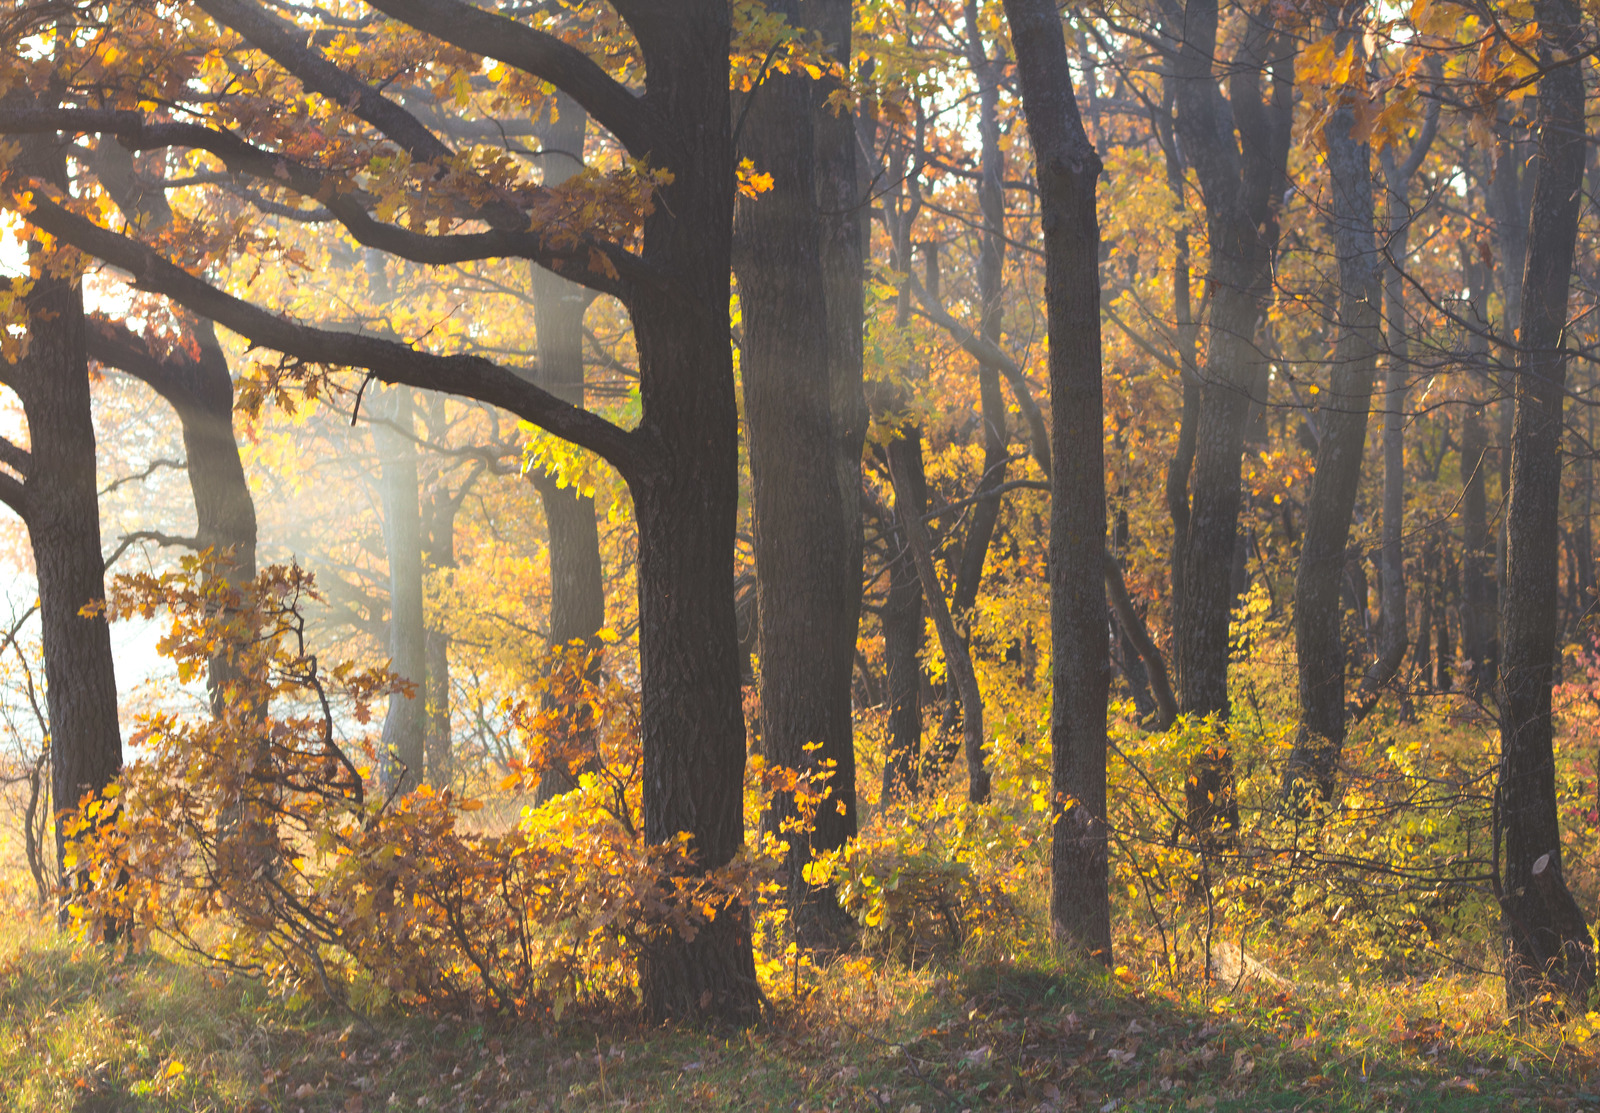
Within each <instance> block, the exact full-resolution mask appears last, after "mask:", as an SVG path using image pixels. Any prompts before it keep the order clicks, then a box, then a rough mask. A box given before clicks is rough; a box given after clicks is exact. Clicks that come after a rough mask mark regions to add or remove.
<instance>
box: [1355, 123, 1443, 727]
mask: <svg viewBox="0 0 1600 1113" xmlns="http://www.w3.org/2000/svg"><path fill="white" fill-rule="evenodd" d="M1438 128H1439V101H1438V100H1437V99H1434V100H1431V101H1430V102H1429V107H1428V111H1427V115H1426V117H1425V118H1424V120H1423V125H1422V130H1421V132H1420V133H1419V134H1418V136H1417V139H1416V141H1415V142H1414V143H1413V144H1412V147H1411V150H1410V152H1409V153H1408V154H1407V155H1406V157H1405V158H1404V159H1403V160H1402V159H1400V158H1399V157H1398V156H1397V155H1396V154H1395V150H1394V148H1393V147H1392V146H1391V147H1385V148H1384V150H1383V152H1382V154H1381V155H1380V157H1379V161H1380V163H1381V164H1382V166H1383V180H1384V187H1385V194H1386V200H1385V206H1384V207H1385V214H1386V219H1385V224H1386V227H1385V236H1384V243H1385V246H1386V248H1387V250H1388V252H1389V254H1390V258H1391V263H1390V265H1389V266H1388V267H1387V268H1385V270H1384V275H1383V305H1384V309H1383V311H1384V316H1385V319H1386V320H1387V322H1388V330H1387V331H1388V345H1389V353H1388V369H1387V371H1386V372H1385V375H1384V380H1385V381H1384V398H1383V516H1382V531H1383V532H1382V538H1381V540H1382V545H1381V548H1380V550H1379V558H1378V585H1379V586H1378V600H1379V612H1378V614H1379V624H1378V644H1377V652H1376V654H1375V655H1374V657H1375V659H1374V660H1373V662H1372V665H1371V667H1370V668H1368V669H1367V673H1366V675H1365V676H1364V677H1362V681H1361V689H1362V703H1363V706H1364V707H1371V706H1372V705H1373V704H1375V703H1376V702H1377V699H1378V695H1379V692H1380V690H1381V689H1382V688H1383V687H1384V686H1385V685H1387V684H1388V683H1389V682H1390V681H1391V680H1393V679H1394V677H1395V674H1396V673H1398V672H1399V671H1400V666H1401V664H1402V663H1403V662H1404V661H1405V655H1406V648H1407V642H1408V636H1407V633H1406V571H1405V552H1404V550H1403V547H1402V545H1401V541H1402V538H1403V537H1404V533H1405V506H1406V499H1405V490H1406V448H1405V445H1406V440H1405V437H1406V433H1405V428H1406V427H1405V418H1406V414H1405V410H1406V394H1407V391H1408V388H1409V383H1410V377H1411V354H1410V344H1411V325H1410V323H1409V322H1408V321H1407V320H1406V297H1405V290H1406V287H1405V272H1404V270H1403V268H1404V266H1405V264H1406V258H1407V256H1408V254H1409V252H1410V242H1411V221H1412V219H1413V216H1414V214H1413V213H1412V211H1411V200H1410V196H1409V194H1410V187H1411V179H1412V178H1414V177H1415V176H1416V173H1417V171H1418V170H1419V169H1420V168H1421V166H1422V161H1423V159H1425V158H1426V157H1427V155H1428V150H1429V149H1430V148H1431V147H1432V146H1433V138H1434V136H1435V135H1436V134H1437V133H1438ZM1423 637H1427V633H1426V631H1424V632H1423Z"/></svg>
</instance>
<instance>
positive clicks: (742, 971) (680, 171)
mask: <svg viewBox="0 0 1600 1113" xmlns="http://www.w3.org/2000/svg"><path fill="white" fill-rule="evenodd" d="M629 8H630V10H631V11H634V12H636V13H637V14H632V15H630V18H629V22H630V25H631V26H632V28H633V31H634V34H635V36H636V38H637V39H638V40H639V43H640V46H641V48H642V49H643V50H644V52H645V55H646V58H647V60H648V68H647V74H646V82H645V88H646V92H645V96H646V98H647V99H648V100H649V101H650V103H651V104H652V105H653V107H654V110H655V111H656V112H658V113H660V114H661V117H662V118H663V119H666V120H669V121H672V122H673V124H674V128H673V131H672V133H671V134H672V136H673V139H674V141H675V142H676V143H677V144H678V150H677V151H676V152H675V157H674V159H673V160H672V163H671V169H672V171H673V173H674V178H673V180H672V182H671V183H670V184H669V185H666V186H665V187H663V188H662V190H661V191H660V194H659V196H658V199H657V203H656V205H655V208H654V211H653V212H652V213H651V215H650V216H649V218H648V219H647V220H646V222H645V228H644V240H645V256H646V258H648V259H650V260H651V262H652V263H654V265H655V266H657V267H658V268H661V269H662V270H663V271H664V272H665V273H668V274H670V275H671V276H672V281H671V282H670V283H669V284H667V285H665V286H663V287H659V288H657V287H651V288H649V289H644V290H641V291H640V292H639V294H638V296H637V297H636V298H635V301H634V305H633V306H632V309H633V321H634V330H635V335H636V336H637V338H638V344H639V388H640V395H641V399H642V402H643V418H642V419H641V421H640V425H639V428H638V433H637V434H636V436H637V437H638V438H639V440H640V441H642V442H643V443H645V444H646V445H648V446H650V451H649V454H648V456H647V458H646V460H645V461H644V462H643V463H642V464H641V466H640V469H639V471H638V473H637V474H635V475H633V476H630V477H629V488H630V490H632V492H633V498H634V510H635V514H636V517H637V519H638V523H639V573H638V574H639V657H640V669H641V678H640V679H641V685H642V688H643V700H642V709H641V730H642V734H643V750H644V823H645V837H646V838H647V839H649V840H650V841H651V842H655V843H665V842H667V841H669V840H672V839H674V838H676V837H677V836H678V834H679V833H680V832H687V833H688V834H689V836H690V840H691V841H690V846H691V848H692V850H693V852H694V854H695V855H696V859H697V864H698V866H699V867H700V868H703V869H715V868H717V867H720V866H723V865H726V864H727V863H728V862H730V861H731V860H732V859H733V857H734V856H735V855H736V854H738V853H739V852H740V850H741V849H742V848H743V846H744V823H743V804H744V759H745V735H744V712H743V708H742V703H741V699H740V692H739V659H738V632H737V624H736V622H735V618H734V610H733V592H732V591H730V590H729V587H730V585H731V584H732V583H733V582H734V577H733V554H734V540H735V539H734V528H735V522H736V518H737V514H738V508H739V413H738V406H737V403H736V401H735V397H734V378H733V353H732V350H731V348H730V347H729V343H728V335H729V319H728V294H729V288H728V287H729V282H728V278H729V271H730V262H731V253H732V252H731V249H732V244H731V236H732V228H733V201H734V157H733V156H734V152H733V143H732V138H733V136H732V112H731V110H730V104H729V100H730V97H729V93H728V84H729V82H728V50H729V46H730V41H731V26H730V15H729V12H728V6H727V4H726V3H723V2H721V0H695V2H694V3H678V4H674V5H672V6H671V10H670V11H658V10H656V9H655V8H654V7H651V8H640V7H637V6H635V5H631V4H630V5H629ZM640 988H641V990H642V992H643V996H644V1002H645V1008H646V1011H647V1012H648V1013H649V1014H650V1015H651V1016H652V1017H655V1018H657V1019H666V1018H669V1017H678V1018H685V1019H695V1018H698V1019H702V1020H717V1021H720V1022H723V1023H752V1022H754V1021H755V1020H756V1019H757V1016H758V1011H759V999H760V990H759V986H758V985H757V982H756V975H755V957H754V954H753V952H752V950H751V945H750V921H749V915H748V911H747V910H746V909H745V908H744V907H743V906H742V905H741V904H739V903H737V902H735V903H733V904H732V905H730V906H729V907H727V908H725V909H724V910H723V911H722V912H721V913H719V914H718V915H717V917H716V919H715V920H713V921H712V922H711V923H709V924H706V925H704V926H703V927H702V928H701V929H700V931H699V932H698V933H697V934H696V935H695V937H694V938H693V939H692V940H690V939H685V938H684V937H683V936H682V935H680V934H678V933H676V932H673V931H672V930H671V929H670V928H667V927H663V928H662V929H661V934H660V935H659V937H658V938H657V939H656V940H655V941H654V942H653V945H652V946H651V947H650V948H649V950H648V953H647V954H646V957H645V960H644V963H643V968H642V970H641V972H640Z"/></svg>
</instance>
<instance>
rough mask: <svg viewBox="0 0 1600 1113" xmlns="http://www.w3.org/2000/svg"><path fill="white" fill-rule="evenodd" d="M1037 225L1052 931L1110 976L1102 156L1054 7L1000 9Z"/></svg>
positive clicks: (1032, 2)
mask: <svg viewBox="0 0 1600 1113" xmlns="http://www.w3.org/2000/svg"><path fill="white" fill-rule="evenodd" d="M1005 8H1006V16H1007V18H1008V19H1009V20H1010V23H1011V41H1012V45H1013V48H1014V50H1015V52H1016V58H1017V74H1018V77H1019V78H1020V79H1021V82H1022V105H1023V112H1024V114H1025V116H1026V118H1027V122H1028V135H1029V138H1030V139H1031V141H1032V143H1033V150H1034V162H1035V166H1036V175H1037V179H1038V184H1039V202H1040V215H1041V218H1042V220H1043V224H1044V244H1045V307H1046V314H1047V319H1048V327H1049V336H1050V398H1051V401H1052V405H1051V412H1052V415H1053V417H1052V420H1053V428H1052V430H1051V445H1052V457H1053V461H1054V471H1055V479H1054V486H1053V493H1052V496H1051V505H1050V627H1051V644H1052V645H1053V646H1054V649H1053V652H1052V654H1051V683H1052V685H1053V688H1054V699H1053V702H1052V710H1051V716H1050V745H1051V750H1052V754H1053V759H1052V774H1051V789H1052V792H1053V794H1054V798H1055V799H1056V800H1058V801H1063V802H1064V803H1063V804H1060V805H1057V807H1058V808H1059V810H1054V809H1053V810H1052V815H1051V818H1052V828H1051V843H1050V926H1051V935H1052V937H1053V938H1054V939H1055V940H1056V942H1057V943H1058V944H1059V945H1061V946H1063V947H1066V948H1068V949H1069V950H1071V951H1072V952H1073V953H1074V954H1077V955H1079V956H1081V957H1084V958H1087V959H1089V960H1091V961H1097V962H1101V963H1104V964H1106V965H1107V966H1109V965H1110V964H1111V900H1110V893H1109V891H1108V889H1107V884H1108V879H1109V873H1108V864H1107V863H1108V859H1107V830H1106V700H1107V697H1108V694H1109V686H1110V680H1111V676H1110V671H1111V670H1110V660H1109V655H1108V654H1109V647H1108V644H1107V636H1106V601H1105V593H1104V588H1103V586H1102V585H1103V583H1104V576H1105V561H1106V552H1105V542H1106V502H1105V462H1104V458H1103V452H1104V448H1103V446H1104V440H1105V434H1104V418H1103V415H1102V406H1103V402H1102V394H1101V368H1100V274H1099V259H1100V225H1099V221H1098V219H1097V217H1096V214H1095V182H1096V180H1097V179H1098V178H1099V176H1100V171H1101V163H1100V156H1099V155H1098V154H1096V153H1095V149H1094V147H1093V145H1092V144H1091V143H1090V142H1089V137H1088V136H1087V135H1086V134H1085V133H1084V128H1083V121H1082V120H1081V119H1080V118H1079V115H1078V104H1077V100H1076V99H1075V98H1074V96H1073V89H1072V73H1071V70H1070V69H1069V68H1068V65H1067V50H1066V40H1065V36H1064V34H1063V31H1062V21H1061V16H1060V14H1058V12H1057V11H1056V6H1055V3H1054V0H1006V3H1005Z"/></svg>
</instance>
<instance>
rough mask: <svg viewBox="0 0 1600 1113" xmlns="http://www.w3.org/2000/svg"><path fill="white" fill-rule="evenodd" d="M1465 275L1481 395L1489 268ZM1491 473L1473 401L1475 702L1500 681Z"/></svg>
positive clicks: (1464, 424)
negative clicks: (1496, 654)
mask: <svg viewBox="0 0 1600 1113" xmlns="http://www.w3.org/2000/svg"><path fill="white" fill-rule="evenodd" d="M1463 254H1466V253H1465V252H1463ZM1463 269H1464V270H1465V271H1466V273H1467V276H1468V281H1469V282H1470V283H1471V286H1470V289H1471V294H1470V297H1469V299H1468V309H1467V317H1468V319H1469V322H1470V325H1471V328H1472V331H1471V332H1469V333H1468V335H1467V360H1468V363H1469V369H1470V372H1471V382H1472V384H1473V390H1474V392H1476V391H1478V390H1482V389H1484V388H1485V387H1486V386H1487V383H1488V375H1487V368H1488V361H1489V339H1488V336H1487V331H1488V328H1489V297H1488V289H1487V286H1488V279H1489V273H1488V270H1489V268H1488V267H1487V266H1486V265H1484V264H1483V263H1481V262H1478V261H1476V260H1468V261H1467V265H1466V266H1464V267H1463ZM1489 467H1490V463H1489V433H1488V430H1487V428H1486V427H1485V425H1484V413H1483V404H1482V403H1480V402H1477V401H1469V402H1468V404H1467V406H1466V408H1465V410H1464V411H1463V413H1462V416H1461V655H1462V656H1463V657H1464V658H1466V660H1467V669H1468V673H1467V690H1468V691H1469V692H1470V693H1471V694H1472V695H1473V696H1476V697H1482V696H1484V695H1486V694H1487V692H1488V690H1489V688H1490V686H1491V685H1492V683H1493V678H1494V675H1495V662H1494V585H1493V580H1492V579H1491V574H1492V572H1493V560H1494V550H1493V539H1492V538H1491V537H1490V534H1489V516H1488V515H1489V509H1488V498H1487V496H1486V494H1485V491H1484V487H1485V481H1486V480H1487V478H1488V476H1487V472H1488V470H1489Z"/></svg>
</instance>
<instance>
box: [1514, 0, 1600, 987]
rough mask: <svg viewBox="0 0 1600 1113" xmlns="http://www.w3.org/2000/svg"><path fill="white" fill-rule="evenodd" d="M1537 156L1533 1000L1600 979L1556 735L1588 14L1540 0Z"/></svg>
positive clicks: (1521, 913) (1532, 446) (1522, 727)
mask: <svg viewBox="0 0 1600 1113" xmlns="http://www.w3.org/2000/svg"><path fill="white" fill-rule="evenodd" d="M1534 12H1535V15H1536V16H1537V18H1538V20H1539V26H1540V29H1541V31H1542V32H1543V34H1542V35H1541V37H1540V39H1539V49H1538V54H1539V62H1540V66H1541V68H1542V70H1543V72H1542V74H1541V76H1540V78H1539V109H1538V161H1539V174H1538V178H1537V180H1536V182H1535V183H1534V187H1533V215H1532V218H1531V220H1530V222H1529V227H1528V238H1527V245H1528V256H1527V270H1526V272H1525V275H1524V277H1523V280H1522V321H1521V329H1520V331H1519V333H1518V347H1517V380H1516V411H1515V415H1516V416H1515V422H1514V425H1513V432H1512V446H1511V487H1510V496H1509V503H1508V506H1507V508H1506V577H1505V585H1504V589H1503V592H1502V595H1501V600H1500V606H1501V611H1500V615H1501V623H1502V631H1503V634H1502V662H1501V670H1500V770H1499V779H1498V782H1497V784H1496V789H1495V793H1496V800H1497V803H1498V806H1499V817H1498V818H1499V823H1500V828H1501V830H1502V831H1503V832H1504V837H1505V853H1504V859H1503V865H1502V867H1501V877H1500V878H1499V886H1500V891H1499V894H1498V895H1499V897H1500V908H1501V913H1502V924H1503V928H1504V932H1505V938H1506V959H1505V980H1506V1006H1507V1008H1508V1009H1510V1010H1511V1011H1512V1012H1514V1013H1521V1012H1526V1011H1527V1010H1529V1009H1530V1008H1534V1007H1536V1002H1537V1000H1538V998H1539V996H1540V995H1541V994H1542V993H1543V992H1544V991H1545V989H1546V987H1554V988H1555V989H1557V990H1558V991H1559V992H1561V993H1562V994H1564V995H1565V996H1566V997H1568V998H1569V999H1571V1000H1572V1001H1574V1002H1578V1003H1581V1002H1583V1001H1585V1000H1587V998H1588V994H1589V990H1590V988H1591V987H1592V986H1593V984H1594V976H1595V968H1594V961H1595V960H1594V951H1593V945H1592V942H1591V940H1590V936H1589V928H1588V924H1587V922H1586V921H1585V919H1584V915H1583V912H1582V910H1581V909H1580V908H1579V907H1578V904H1577V902H1576V901H1575V900H1574V899H1573V897H1572V894H1571V892H1570V891H1569V890H1568V889H1567V885H1566V880H1565V878H1564V877H1563V875H1562V870H1561V838H1560V831H1559V828H1558V824H1557V814H1556V786H1555V759H1554V754H1553V751H1552V743H1551V722H1550V685H1551V673H1552V668H1553V666H1554V662H1555V655H1556V635H1557V632H1558V622H1557V597H1558V593H1559V584H1560V577H1559V575H1558V566H1557V563H1556V562H1557V547H1558V544H1559V538H1558V517H1559V509H1560V500H1561V455H1560V443H1561V411H1562V400H1563V397H1564V395H1563V387H1564V385H1565V381H1566V367H1567V356H1566V354H1565V353H1564V352H1563V351H1562V348H1563V346H1564V345H1563V339H1564V338H1563V333H1564V332H1565V330H1566V327H1567V303H1568V289H1569V286H1570V284H1571V281H1572V261H1573V255H1574V253H1575V249H1576V244H1577V235H1578V211H1579V206H1580V204H1581V189H1582V185H1583V169H1584V161H1585V160H1584V151H1585V138H1584V137H1585V131H1584V125H1585V120H1584V81H1583V69H1582V67H1581V66H1578V65H1573V64H1571V62H1570V60H1571V59H1573V58H1575V57H1577V56H1578V55H1579V52H1580V51H1581V50H1582V45H1583V30H1582V15H1581V13H1580V11H1579V9H1578V6H1577V5H1576V4H1574V3H1571V2H1570V0H1540V2H1539V3H1538V4H1537V5H1536V6H1535V8H1534Z"/></svg>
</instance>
